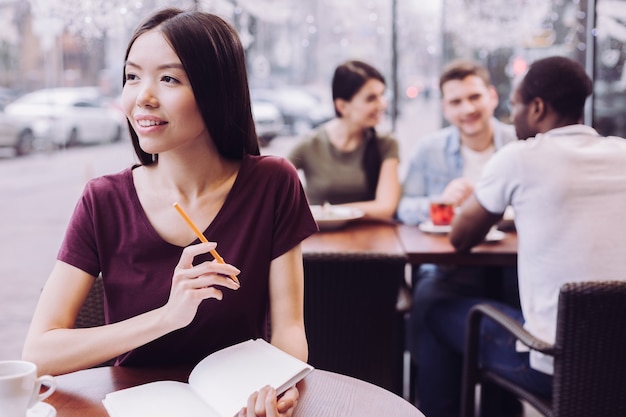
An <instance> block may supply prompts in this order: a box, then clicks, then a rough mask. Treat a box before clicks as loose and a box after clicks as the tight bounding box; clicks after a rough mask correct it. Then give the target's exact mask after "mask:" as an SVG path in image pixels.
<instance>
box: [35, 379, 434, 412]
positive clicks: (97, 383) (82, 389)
mask: <svg viewBox="0 0 626 417" xmlns="http://www.w3.org/2000/svg"><path fill="white" fill-rule="evenodd" d="M188 376H189V370H188V369H183V368H162V369H154V368H127V367H102V368H92V369H87V370H84V371H79V372H73V373H70V374H66V375H61V376H58V377H56V381H57V389H56V391H55V392H54V394H52V396H50V397H49V398H48V400H46V401H47V402H48V403H50V404H51V405H52V406H53V407H54V408H55V409H56V410H57V417H108V414H107V412H106V410H105V409H104V406H103V405H102V399H103V398H104V397H105V395H106V394H108V393H109V392H112V391H116V390H120V389H123V388H128V387H132V386H135V385H139V384H145V383H148V382H153V381H158V380H175V381H187V377H188ZM298 388H299V390H300V399H299V401H298V406H297V408H296V410H295V412H294V414H293V416H294V417H328V416H342V417H352V416H354V417H369V416H371V417H380V416H386V417H424V416H423V414H422V413H421V412H420V411H419V410H418V409H417V408H415V407H414V406H413V405H411V404H410V403H408V402H407V401H405V400H404V399H402V398H400V397H398V396H397V395H395V394H393V393H391V392H389V391H386V390H384V389H382V388H380V387H377V386H375V385H372V384H369V383H367V382H364V381H360V380H358V379H355V378H351V377H348V376H344V375H340V374H336V373H332V372H326V371H322V370H317V369H316V370H314V371H313V372H312V373H310V374H309V375H308V376H307V377H306V378H305V379H304V380H303V381H302V382H300V383H299V384H298ZM242 406H243V404H242ZM137 417H141V416H137Z"/></svg>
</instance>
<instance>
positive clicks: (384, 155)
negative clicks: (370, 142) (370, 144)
mask: <svg viewBox="0 0 626 417" xmlns="http://www.w3.org/2000/svg"><path fill="white" fill-rule="evenodd" d="M378 149H380V156H381V159H382V160H383V161H384V160H385V159H400V149H399V146H398V141H397V140H395V139H394V138H393V137H392V136H391V135H385V136H380V137H379V138H378Z"/></svg>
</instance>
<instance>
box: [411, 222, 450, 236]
mask: <svg viewBox="0 0 626 417" xmlns="http://www.w3.org/2000/svg"><path fill="white" fill-rule="evenodd" d="M417 227H419V229H420V230H421V231H422V232H424V233H433V234H437V235H445V234H447V233H450V231H451V230H452V225H450V224H445V225H436V224H433V222H431V221H430V220H428V221H425V222H421V223H420V224H418V225H417Z"/></svg>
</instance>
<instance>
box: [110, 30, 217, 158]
mask: <svg viewBox="0 0 626 417" xmlns="http://www.w3.org/2000/svg"><path fill="white" fill-rule="evenodd" d="M124 74H125V78H126V82H125V84H124V89H123V91H122V106H123V108H124V112H125V114H126V117H127V118H128V120H129V121H130V123H131V125H132V127H133V129H134V130H135V132H136V133H137V136H138V138H139V143H140V145H141V148H142V149H143V150H144V152H147V153H150V154H159V153H162V152H164V151H167V150H170V149H175V148H178V147H181V146H185V145H190V144H195V145H197V144H198V142H199V141H198V139H199V138H202V139H203V140H204V141H205V142H202V143H206V140H208V136H209V135H208V131H207V129H206V126H205V124H204V120H203V119H202V116H201V114H200V111H199V110H198V106H197V103H196V100H195V97H194V93H193V89H192V87H191V83H190V81H189V78H188V77H187V74H186V72H185V70H184V68H183V65H182V63H181V61H180V59H179V58H178V55H177V54H176V52H175V51H174V49H172V47H171V45H170V44H169V43H168V42H167V40H166V39H165V38H164V36H163V34H162V33H161V32H160V31H159V30H158V28H157V29H152V30H150V31H148V32H146V33H144V34H142V35H141V36H139V37H138V38H137V39H136V40H135V42H134V43H133V45H132V47H131V48H130V51H129V54H128V59H127V60H126V65H125V67H124Z"/></svg>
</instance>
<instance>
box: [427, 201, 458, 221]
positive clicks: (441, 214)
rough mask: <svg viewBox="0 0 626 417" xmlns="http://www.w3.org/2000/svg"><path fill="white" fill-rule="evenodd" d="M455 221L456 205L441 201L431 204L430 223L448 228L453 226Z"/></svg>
mask: <svg viewBox="0 0 626 417" xmlns="http://www.w3.org/2000/svg"><path fill="white" fill-rule="evenodd" d="M453 219H454V204H452V203H450V202H447V201H441V200H432V201H431V202H430V221H432V222H433V224H434V225H435V226H447V225H449V224H452V220H453Z"/></svg>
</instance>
